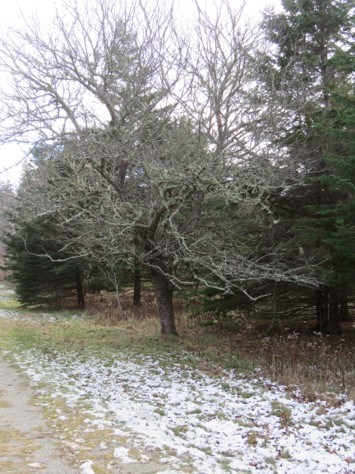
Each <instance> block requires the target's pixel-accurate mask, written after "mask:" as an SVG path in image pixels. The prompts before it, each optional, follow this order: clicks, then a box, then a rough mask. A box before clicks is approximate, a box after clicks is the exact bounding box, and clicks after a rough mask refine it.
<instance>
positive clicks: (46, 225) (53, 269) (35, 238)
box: [3, 218, 87, 309]
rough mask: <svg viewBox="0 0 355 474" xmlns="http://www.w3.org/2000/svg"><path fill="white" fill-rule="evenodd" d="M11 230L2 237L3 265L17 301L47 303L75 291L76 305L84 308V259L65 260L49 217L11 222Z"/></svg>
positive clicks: (65, 257)
mask: <svg viewBox="0 0 355 474" xmlns="http://www.w3.org/2000/svg"><path fill="white" fill-rule="evenodd" d="M13 224H14V229H15V230H14V231H12V232H11V233H9V234H7V235H5V236H4V238H3V239H4V240H3V242H4V243H5V245H6V255H5V261H6V268H7V269H8V270H10V271H11V280H12V281H14V283H15V289H16V293H17V296H18V298H19V301H20V302H21V303H22V304H24V305H33V304H48V303H52V302H56V303H57V304H58V301H60V300H61V299H63V298H68V297H70V296H72V294H73V291H74V292H76V295H77V302H78V307H79V308H80V309H83V308H84V307H85V288H84V272H85V271H87V262H85V261H84V260H83V259H80V258H75V259H68V258H67V254H66V253H65V252H63V251H61V245H60V238H59V236H58V235H57V232H56V229H55V226H54V225H53V224H52V223H51V222H50V219H46V218H38V219H37V220H32V222H31V223H27V222H25V223H21V224H20V225H19V224H18V223H15V222H13ZM46 255H47V256H48V258H46Z"/></svg>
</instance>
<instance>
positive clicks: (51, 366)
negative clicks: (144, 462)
mask: <svg viewBox="0 0 355 474" xmlns="http://www.w3.org/2000/svg"><path fill="white" fill-rule="evenodd" d="M186 357H188V358H189V359H191V355H187V356H186ZM17 359H18V363H19V365H20V366H22V367H23V368H25V369H26V372H27V374H28V376H29V377H30V379H32V380H33V382H39V381H41V382H42V383H45V384H49V385H50V386H51V391H52V392H53V395H52V396H53V397H62V398H64V399H65V400H66V403H67V405H68V406H70V407H72V408H75V409H76V410H82V411H83V412H85V413H87V414H88V420H87V423H91V424H92V425H93V426H95V428H96V429H98V430H99V429H101V428H102V429H107V426H110V428H111V429H112V430H113V432H114V433H115V434H116V435H117V436H122V435H129V436H130V437H131V438H132V439H133V440H134V443H135V446H136V448H137V450H139V449H142V447H144V448H147V449H151V450H159V452H160V461H161V462H162V463H168V464H169V465H170V466H173V467H174V472H183V471H184V469H186V470H187V469H191V468H192V469H193V472H196V473H216V474H218V473H222V472H250V473H257V472H262V473H265V474H267V473H273V472H278V473H290V472H292V473H302V474H307V473H315V472H319V473H334V474H341V473H342V474H345V473H351V472H354V471H355V465H354V464H353V463H354V461H355V459H354V457H355V452H354V436H353V435H354V431H353V429H354V427H355V423H354V418H355V408H354V405H353V403H351V402H345V401H339V403H337V404H336V406H334V405H333V406H330V405H327V403H326V402H324V401H318V402H313V403H305V402H304V401H302V400H301V399H300V398H298V397H297V396H296V395H295V394H292V393H290V392H289V391H287V390H286V388H285V387H283V386H278V385H276V384H274V383H271V382H270V381H268V380H265V379H262V378H260V377H255V379H250V378H246V377H243V376H239V375H236V374H235V373H234V372H233V371H229V372H228V371H225V372H223V373H222V374H220V375H218V376H216V377H211V376H208V375H206V374H204V373H203V372H201V371H199V370H197V369H194V368H191V367H188V366H186V364H184V360H183V359H184V355H183V354H182V355H181V363H175V362H173V361H171V360H169V359H167V358H166V357H165V358H164V357H162V356H160V357H159V358H154V357H152V356H141V355H132V354H129V355H128V354H126V355H124V354H121V353H120V354H117V358H116V360H115V361H114V362H112V361H109V360H102V359H99V358H96V357H92V358H90V359H86V360H82V361H80V360H79V358H78V355H75V354H71V355H70V354H66V355H63V354H57V355H55V356H53V355H51V356H48V355H44V354H43V353H41V352H39V351H36V350H30V351H26V352H23V353H22V354H18V355H17ZM88 402H90V403H89V404H90V408H87V405H88ZM84 406H85V408H84ZM89 415H90V417H89ZM112 455H113V457H114V456H116V457H118V458H120V459H121V462H123V463H128V462H131V458H130V457H129V453H128V450H127V449H125V448H116V449H115V450H114V452H113V453H112ZM133 461H134V460H133ZM84 466H85V469H87V472H89V469H91V466H90V463H89V462H88V461H86V464H84ZM165 470H166V465H165V467H164V465H163V464H162V472H163V471H165ZM83 471H84V469H83ZM166 472H168V471H166Z"/></svg>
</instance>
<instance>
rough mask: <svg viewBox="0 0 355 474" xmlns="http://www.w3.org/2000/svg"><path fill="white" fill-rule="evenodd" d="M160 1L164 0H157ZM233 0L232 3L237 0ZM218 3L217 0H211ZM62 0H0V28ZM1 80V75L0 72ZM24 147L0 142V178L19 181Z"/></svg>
mask: <svg viewBox="0 0 355 474" xmlns="http://www.w3.org/2000/svg"><path fill="white" fill-rule="evenodd" d="M161 1H164V0H161ZM199 1H200V2H201V4H208V3H210V2H211V0H199ZM238 1H239V2H240V1H241V0H235V4H236V5H237V4H238ZM215 2H216V4H218V0H215ZM61 3H63V1H62V0H57V1H55V2H50V1H49V0H15V1H11V0H0V7H1V8H0V11H1V16H0V28H1V29H3V28H6V26H7V25H16V24H19V23H20V22H21V12H22V13H23V14H25V15H30V16H32V15H36V14H38V17H39V18H40V19H41V20H42V21H43V20H44V21H45V19H46V17H47V18H48V16H49V15H50V12H51V10H52V11H53V8H54V5H55V4H57V5H60V4H61ZM178 3H179V4H180V5H181V9H182V11H183V13H184V16H185V17H186V16H188V15H186V12H188V10H189V9H190V8H191V9H192V6H193V3H194V2H193V0H178ZM280 4H281V0H247V7H246V11H247V15H248V16H250V17H251V18H256V17H257V16H259V14H260V12H262V11H263V10H264V9H265V8H266V7H267V6H269V5H272V6H274V7H275V8H277V9H279V8H280ZM0 80H1V75H0ZM25 152H26V149H25V148H23V147H20V146H19V145H17V144H15V143H12V144H8V145H3V146H0V180H1V181H10V182H12V183H14V184H15V185H16V184H17V183H18V182H19V179H20V176H21V169H22V164H23V162H24V156H25Z"/></svg>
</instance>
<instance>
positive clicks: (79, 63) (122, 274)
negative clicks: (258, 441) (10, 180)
mask: <svg viewBox="0 0 355 474" xmlns="http://www.w3.org/2000/svg"><path fill="white" fill-rule="evenodd" d="M282 4H283V11H282V12H281V13H276V12H275V11H274V10H272V9H268V10H266V11H265V12H264V14H263V17H262V19H261V20H260V21H259V22H258V23H255V22H254V23H253V22H252V21H250V20H248V19H247V18H246V17H245V15H243V5H242V6H240V7H238V8H235V7H234V4H233V2H229V1H228V0H222V1H221V2H218V3H216V5H215V7H214V9H213V11H212V10H208V9H206V10H205V9H203V8H202V7H201V6H200V5H199V2H195V14H194V16H193V18H192V20H191V22H190V23H188V24H185V23H184V22H182V21H181V20H179V17H178V16H177V15H176V12H175V10H174V5H170V6H169V7H164V8H163V7H162V6H161V5H158V2H157V3H156V5H155V6H152V5H150V4H146V5H145V4H144V3H142V2H138V1H137V2H130V3H127V4H123V3H122V4H120V3H117V2H116V1H113V0H95V1H94V0H92V1H88V2H87V3H85V4H78V3H75V2H69V3H68V4H67V5H66V8H65V11H64V13H63V12H57V13H56V14H55V15H54V16H53V18H52V20H51V21H52V23H51V24H50V26H49V25H41V24H39V23H38V22H37V21H36V20H35V19H24V20H26V21H25V23H24V26H23V27H21V28H19V29H18V30H16V29H15V28H12V29H10V30H9V32H8V34H7V35H6V37H2V38H1V41H0V68H1V71H2V74H3V77H4V79H3V80H2V84H1V87H0V117H1V125H0V140H1V142H2V143H8V142H14V141H17V142H19V143H25V144H28V147H29V148H28V149H29V152H28V156H27V161H26V165H25V170H24V173H23V177H22V180H21V183H20V185H19V187H18V189H17V190H16V191H14V190H12V189H11V187H9V186H8V185H6V184H3V185H2V186H1V189H0V192H1V208H2V209H1V231H2V242H3V244H2V245H3V246H4V250H3V252H4V258H5V262H4V265H3V268H4V269H5V270H6V272H10V277H9V278H10V279H11V280H12V281H13V282H14V284H15V287H16V292H17V295H18V298H19V301H20V302H21V303H22V304H23V305H25V306H32V305H35V306H36V305H46V304H47V305H52V306H53V305H54V306H55V305H58V307H63V306H65V302H66V301H67V302H68V304H73V298H75V299H76V304H77V306H78V307H79V308H81V309H84V308H85V305H86V304H87V300H89V299H90V295H94V296H95V295H96V297H97V299H100V298H101V300H103V299H104V297H103V296H102V295H103V294H105V298H106V296H107V295H111V297H112V298H113V299H114V300H115V301H116V307H117V313H119V311H120V310H122V304H121V302H120V298H121V296H120V295H121V294H122V292H126V293H127V288H128V289H131V293H130V294H131V296H130V301H129V306H131V307H132V308H133V309H134V308H137V310H138V309H139V308H140V307H141V306H142V302H143V300H144V295H146V294H147V292H150V293H152V292H153V294H154V296H155V300H156V311H157V315H158V317H159V320H160V324H161V333H162V334H163V335H174V334H177V333H178V328H177V324H176V317H175V312H176V307H177V306H179V305H181V304H183V305H185V306H186V307H188V308H190V309H191V308H194V310H195V311H196V312H200V313H204V314H206V318H207V319H208V317H210V319H211V320H213V321H216V320H217V321H218V320H219V319H223V320H228V318H230V319H233V318H235V317H236V315H237V316H238V314H243V315H247V316H248V317H249V316H250V315H252V314H255V313H256V312H257V313H258V314H259V317H260V315H263V316H261V319H264V320H265V323H266V326H267V327H268V328H269V332H270V331H272V330H274V329H278V328H279V327H280V326H282V325H283V324H284V322H285V324H292V322H293V321H295V323H296V322H297V321H298V320H299V319H300V318H301V319H306V320H307V325H308V328H309V329H310V330H312V331H316V332H320V333H323V334H331V335H339V334H341V331H342V325H343V323H344V322H345V323H346V324H348V322H349V321H351V318H352V317H353V314H354V283H355V225H354V223H355V200H354V194H355V169H354V167H355V156H354V150H355V134H354V127H355V114H354V110H355V108H354V102H355V96H354V65H355V56H354V52H355V49H354V41H353V40H354V8H353V2H352V1H351V0H339V1H338V0H283V1H282ZM100 295H101V296H100ZM140 314H142V311H141V312H140ZM117 317H119V315H118V316H117ZM250 317H251V316H250ZM347 327H348V326H347Z"/></svg>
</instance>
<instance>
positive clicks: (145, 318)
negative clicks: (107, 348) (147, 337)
mask: <svg viewBox="0 0 355 474" xmlns="http://www.w3.org/2000/svg"><path fill="white" fill-rule="evenodd" d="M132 297H133V294H132V291H131V290H127V291H126V292H125V293H123V294H122V295H121V296H120V304H119V305H118V304H117V301H116V300H115V299H114V298H113V297H112V295H109V294H104V295H103V296H100V297H96V299H94V300H93V301H91V302H90V313H91V314H92V315H96V318H97V322H98V324H100V325H101V324H103V325H111V326H118V327H120V328H121V330H123V331H125V332H126V331H130V332H131V334H134V335H135V336H136V337H137V338H139V337H141V335H142V333H145V334H154V332H156V331H157V330H159V325H158V321H157V319H156V304H155V301H154V296H153V294H152V293H151V292H149V293H145V294H144V296H143V298H142V306H141V307H139V308H137V309H133V307H132ZM187 308H188V309H187ZM190 309H191V306H190V305H186V304H184V303H183V302H181V301H178V302H177V303H176V315H177V318H176V319H177V327H178V332H179V334H180V336H181V337H180V340H179V342H177V343H176V346H177V348H178V349H183V350H186V351H190V352H193V353H195V354H198V355H201V356H202V358H205V359H206V360H207V361H208V360H209V361H213V362H214V363H217V364H221V365H222V366H224V367H228V368H234V369H237V370H243V371H245V370H246V371H248V370H250V369H252V368H253V367H259V368H261V369H262V372H263V374H264V375H265V376H266V377H268V378H270V379H272V380H275V381H279V382H281V383H284V384H285V385H297V386H299V387H301V389H302V392H303V395H304V397H305V398H307V399H314V398H318V397H319V394H323V395H324V396H326V397H327V396H328V392H331V393H335V394H347V396H348V397H349V398H351V399H355V348H354V347H355V345H354V341H355V325H354V324H353V323H351V322H350V323H347V325H346V326H344V335H343V336H342V337H336V336H333V337H330V336H322V335H321V334H319V333H312V332H311V330H310V329H309V328H310V327H311V326H312V324H313V322H314V321H308V323H307V324H306V323H305V322H303V323H302V325H301V326H299V324H298V323H297V322H296V321H295V325H294V327H292V324H291V325H290V327H289V328H286V329H282V327H281V326H280V328H279V330H278V332H275V333H273V335H272V336H266V332H267V328H268V323H266V324H265V322H264V323H263V324H262V325H260V317H258V319H253V318H246V317H245V315H244V314H242V313H241V314H239V315H238V314H236V315H234V317H232V318H228V319H225V320H215V319H214V318H213V316H212V315H206V314H201V313H199V312H198V311H195V312H193V313H192V314H191V311H189V310H190Z"/></svg>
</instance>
